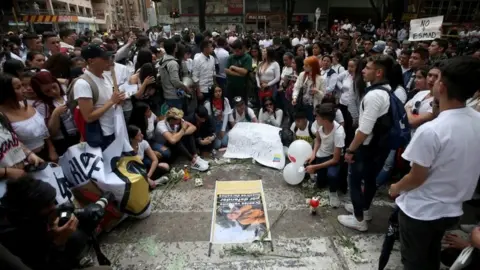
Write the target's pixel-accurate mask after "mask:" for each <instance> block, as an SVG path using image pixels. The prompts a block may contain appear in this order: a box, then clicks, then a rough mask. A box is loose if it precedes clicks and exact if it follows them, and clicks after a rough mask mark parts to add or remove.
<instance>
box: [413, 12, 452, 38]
mask: <svg viewBox="0 0 480 270" xmlns="http://www.w3.org/2000/svg"><path fill="white" fill-rule="evenodd" d="M442 23H443V16H436V17H429V18H422V19H415V20H411V21H410V37H409V39H408V40H409V41H420V40H434V39H436V38H441V37H442V31H441V27H442Z"/></svg>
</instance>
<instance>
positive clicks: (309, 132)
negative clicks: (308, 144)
mask: <svg viewBox="0 0 480 270" xmlns="http://www.w3.org/2000/svg"><path fill="white" fill-rule="evenodd" d="M312 125H313V122H310V121H309V122H308V134H309V135H310V138H312V139H315V134H314V133H313V132H312ZM297 130H298V127H297V125H295V127H294V128H293V132H294V133H295V134H294V135H295V136H296V135H297Z"/></svg>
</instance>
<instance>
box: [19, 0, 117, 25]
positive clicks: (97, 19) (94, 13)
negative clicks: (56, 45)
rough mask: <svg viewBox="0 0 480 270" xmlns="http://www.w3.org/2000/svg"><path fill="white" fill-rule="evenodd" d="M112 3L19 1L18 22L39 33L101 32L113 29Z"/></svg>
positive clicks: (95, 0)
mask: <svg viewBox="0 0 480 270" xmlns="http://www.w3.org/2000/svg"><path fill="white" fill-rule="evenodd" d="M110 1H111V0H17V1H14V6H15V10H16V13H17V14H16V15H17V18H18V22H19V23H22V24H28V25H29V27H30V28H33V29H34V30H36V31H37V32H43V31H47V30H59V29H62V28H71V29H75V30H77V31H78V32H84V31H85V30H86V29H89V30H92V31H97V30H107V29H109V28H111V24H112V20H111V14H112V9H111V4H110Z"/></svg>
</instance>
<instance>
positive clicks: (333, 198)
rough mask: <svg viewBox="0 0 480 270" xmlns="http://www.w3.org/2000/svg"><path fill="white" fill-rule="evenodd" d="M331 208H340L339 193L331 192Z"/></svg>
mask: <svg viewBox="0 0 480 270" xmlns="http://www.w3.org/2000/svg"><path fill="white" fill-rule="evenodd" d="M329 198H330V206H331V207H333V208H337V207H339V206H340V199H339V198H338V194H337V192H330V196H329Z"/></svg>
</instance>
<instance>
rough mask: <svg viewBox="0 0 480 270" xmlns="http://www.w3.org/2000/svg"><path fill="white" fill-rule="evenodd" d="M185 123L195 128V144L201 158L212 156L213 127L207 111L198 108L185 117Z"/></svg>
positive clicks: (203, 108) (201, 107) (200, 107)
mask: <svg viewBox="0 0 480 270" xmlns="http://www.w3.org/2000/svg"><path fill="white" fill-rule="evenodd" d="M183 119H184V120H185V121H187V122H189V123H192V124H193V125H194V126H195V127H196V131H195V133H193V136H194V137H195V142H196V143H197V147H198V150H200V155H201V156H202V157H208V156H210V155H211V154H212V150H213V146H214V142H215V138H216V135H215V126H214V125H213V123H212V119H211V118H210V117H209V116H208V111H207V109H206V108H205V107H203V106H198V107H197V109H195V112H193V113H191V114H189V115H187V116H185V117H184V118H183Z"/></svg>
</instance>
